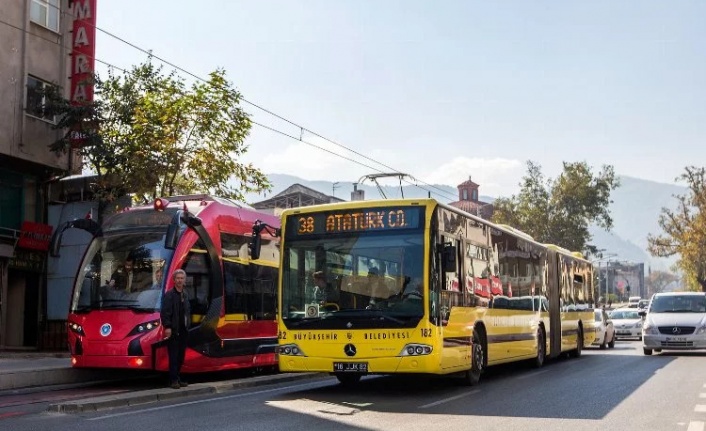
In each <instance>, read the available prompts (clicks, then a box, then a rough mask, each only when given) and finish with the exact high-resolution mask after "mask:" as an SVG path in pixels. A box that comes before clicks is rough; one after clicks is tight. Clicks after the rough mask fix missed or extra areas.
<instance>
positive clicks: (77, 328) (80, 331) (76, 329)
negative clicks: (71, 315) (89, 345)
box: [69, 322, 86, 335]
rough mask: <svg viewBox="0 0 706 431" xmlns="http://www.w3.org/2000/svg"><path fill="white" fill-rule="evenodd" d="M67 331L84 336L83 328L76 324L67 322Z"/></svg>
mask: <svg viewBox="0 0 706 431" xmlns="http://www.w3.org/2000/svg"><path fill="white" fill-rule="evenodd" d="M69 329H71V331H72V332H74V333H76V334H78V335H86V333H85V332H83V327H82V326H81V325H79V324H78V323H74V322H69Z"/></svg>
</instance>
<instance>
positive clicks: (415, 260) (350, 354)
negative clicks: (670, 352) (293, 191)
mask: <svg viewBox="0 0 706 431" xmlns="http://www.w3.org/2000/svg"><path fill="white" fill-rule="evenodd" d="M279 233H280V235H281V251H282V253H281V266H280V281H279V283H280V286H279V291H278V318H277V324H278V340H279V341H278V343H279V347H278V353H279V355H278V359H279V368H280V371H283V372H322V373H332V374H334V375H336V377H337V378H338V380H339V381H340V382H341V383H343V384H354V383H356V382H358V381H359V380H360V378H361V376H363V375H366V374H398V373H428V374H440V375H442V374H457V375H459V376H462V377H463V378H464V379H465V381H466V382H467V383H468V384H476V383H477V382H478V381H479V379H480V377H481V374H482V373H483V371H484V370H485V369H486V367H488V366H492V365H496V364H502V363H508V362H513V361H520V360H530V361H533V362H534V364H535V365H536V366H542V365H543V363H544V361H545V359H546V358H553V357H556V356H558V355H560V354H562V353H568V354H570V355H572V356H580V355H581V350H582V348H583V346H584V345H590V344H591V343H593V341H594V337H595V334H594V332H593V329H592V328H593V326H594V325H593V323H594V312H593V307H594V299H593V298H594V292H593V275H592V266H591V264H590V262H588V261H587V260H585V259H583V257H581V255H580V253H571V252H569V251H568V250H566V249H563V248H561V247H558V246H553V245H545V244H540V243H538V242H536V241H534V240H533V239H532V238H531V237H530V236H529V235H527V234H525V233H523V232H520V231H518V230H515V229H513V228H511V227H509V226H502V225H496V224H492V223H490V222H488V221H486V220H483V219H481V218H479V217H476V216H473V215H471V214H468V213H466V212H463V211H461V210H459V209H456V208H454V207H451V206H448V205H445V204H442V203H439V202H437V201H435V200H433V199H402V200H383V201H354V202H344V203H336V204H327V205H319V206H312V207H302V208H296V209H289V210H286V211H284V212H283V214H282V230H281V232H279ZM257 242H258V241H257V240H256V239H255V240H254V243H253V248H254V249H255V250H256V249H257Z"/></svg>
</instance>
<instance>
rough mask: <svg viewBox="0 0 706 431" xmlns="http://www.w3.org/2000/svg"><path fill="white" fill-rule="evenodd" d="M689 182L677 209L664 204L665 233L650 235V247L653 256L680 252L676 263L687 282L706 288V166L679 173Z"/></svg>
mask: <svg viewBox="0 0 706 431" xmlns="http://www.w3.org/2000/svg"><path fill="white" fill-rule="evenodd" d="M679 180H683V181H686V182H687V184H688V188H689V192H688V193H687V194H685V195H676V196H675V198H676V199H677V200H678V202H679V203H678V206H677V209H676V210H670V209H668V208H662V213H661V214H660V216H659V220H658V223H659V227H660V228H661V229H662V230H663V231H664V232H663V234H661V235H652V234H650V235H648V236H647V242H648V250H649V252H650V253H651V254H652V255H653V256H659V257H667V256H673V255H675V254H678V255H679V260H678V261H677V263H676V265H677V267H678V268H679V269H681V270H682V271H683V273H684V276H685V281H686V283H685V284H686V285H687V286H689V287H690V288H692V289H697V290H699V289H700V290H702V291H704V292H706V253H704V250H706V169H705V168H697V167H695V166H687V167H686V168H685V172H684V173H683V174H682V175H680V176H679V177H677V181H679Z"/></svg>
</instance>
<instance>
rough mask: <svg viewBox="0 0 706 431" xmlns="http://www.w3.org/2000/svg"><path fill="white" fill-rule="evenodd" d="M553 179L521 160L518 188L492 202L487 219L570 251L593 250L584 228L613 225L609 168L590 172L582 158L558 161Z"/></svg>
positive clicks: (615, 182)
mask: <svg viewBox="0 0 706 431" xmlns="http://www.w3.org/2000/svg"><path fill="white" fill-rule="evenodd" d="M563 167H564V170H563V172H562V173H561V174H560V175H559V177H557V178H556V179H545V178H544V175H543V174H542V171H541V167H540V166H539V165H537V164H535V163H534V162H532V161H528V162H527V174H526V175H525V176H524V177H523V178H522V182H521V183H520V193H519V194H518V195H513V196H511V197H510V198H500V199H497V200H496V201H495V202H494V203H493V206H494V211H495V212H494V214H493V218H492V220H493V221H494V222H496V223H501V224H507V225H510V226H512V227H514V228H517V229H520V230H522V231H523V232H525V233H527V234H529V235H531V236H532V237H533V238H534V239H535V240H537V241H539V242H542V243H548V244H556V245H558V246H561V247H564V248H567V249H569V250H573V251H583V252H586V253H587V254H594V255H595V254H596V253H597V252H598V249H597V248H596V247H595V246H593V245H590V244H589V242H590V241H591V234H590V233H589V231H588V228H589V226H590V225H591V224H596V225H598V226H600V227H602V228H604V229H606V230H610V229H611V228H612V227H613V219H612V218H611V217H610V211H609V209H608V206H609V205H610V203H611V202H612V201H611V200H610V193H611V191H612V190H614V189H615V188H616V187H618V186H619V185H620V183H619V181H618V179H617V178H616V177H615V173H614V171H613V167H612V166H609V165H605V166H603V167H602V170H601V171H600V172H599V173H598V174H597V175H594V174H593V172H592V170H591V168H590V167H589V166H588V165H587V164H586V162H574V163H568V162H564V163H563Z"/></svg>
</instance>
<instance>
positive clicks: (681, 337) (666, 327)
mask: <svg viewBox="0 0 706 431" xmlns="http://www.w3.org/2000/svg"><path fill="white" fill-rule="evenodd" d="M640 314H641V315H644V316H645V323H644V325H643V327H642V350H643V352H644V353H645V355H651V354H652V352H653V351H655V352H660V351H662V349H668V350H698V349H706V293H704V292H665V293H655V294H654V295H652V300H651V301H650V307H649V308H648V309H647V311H640Z"/></svg>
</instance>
